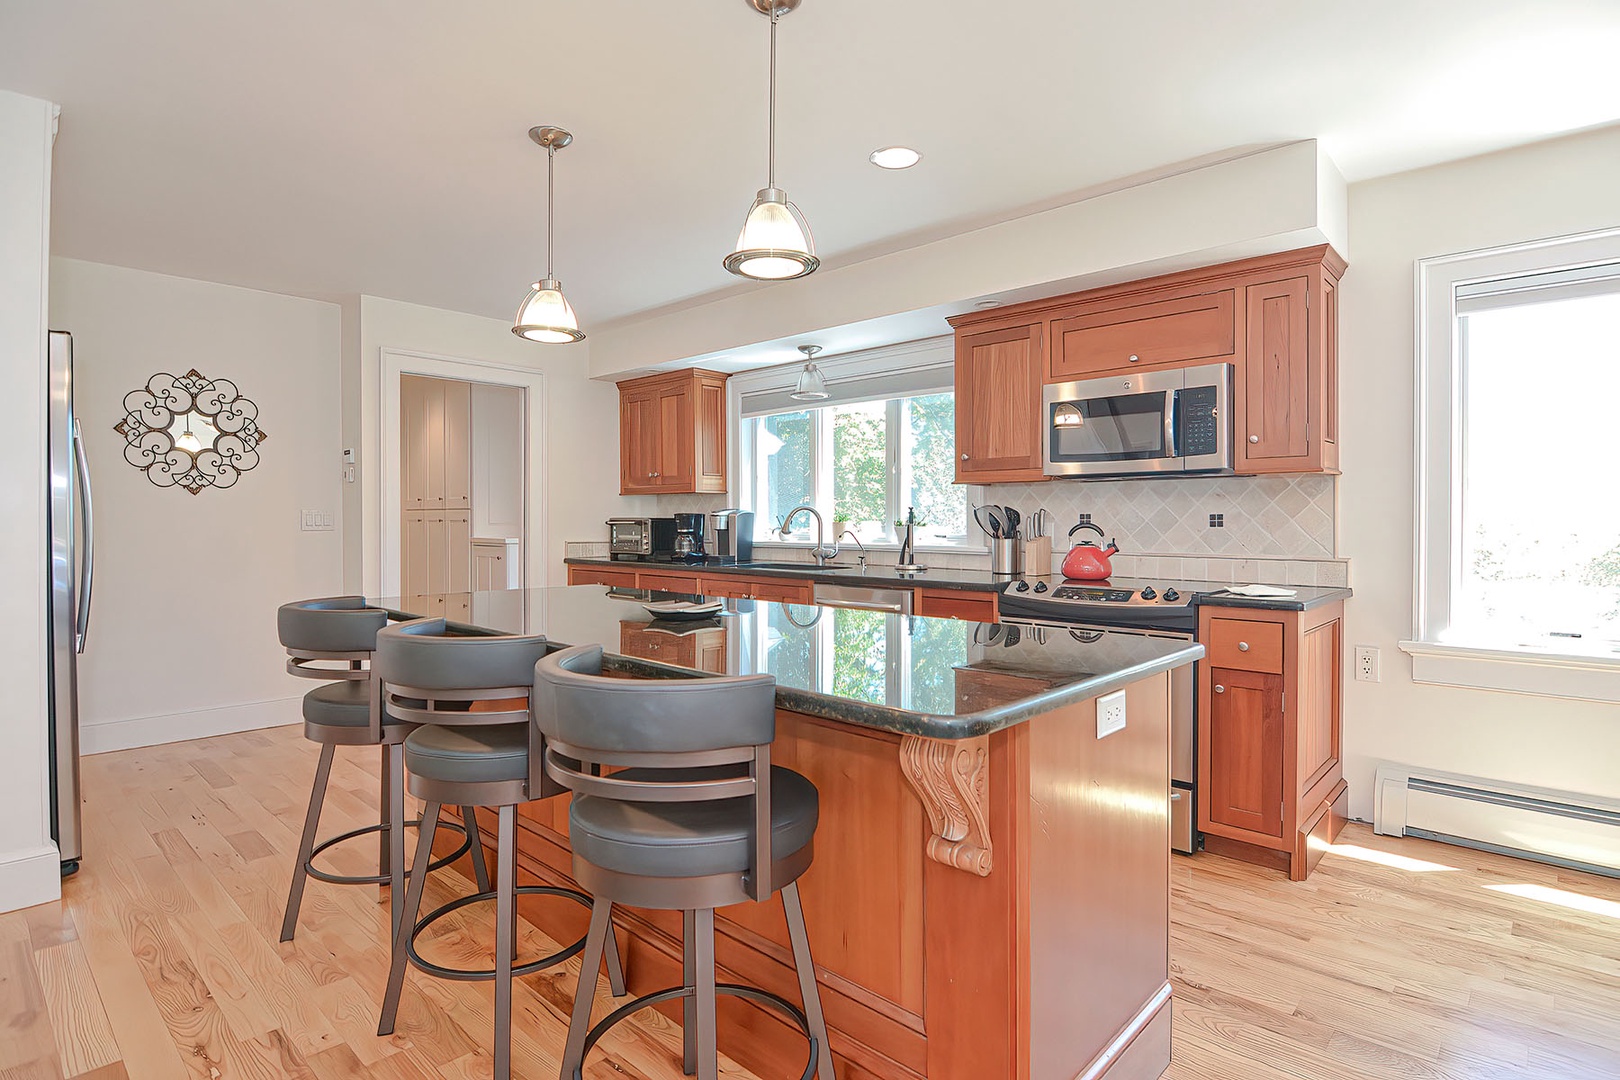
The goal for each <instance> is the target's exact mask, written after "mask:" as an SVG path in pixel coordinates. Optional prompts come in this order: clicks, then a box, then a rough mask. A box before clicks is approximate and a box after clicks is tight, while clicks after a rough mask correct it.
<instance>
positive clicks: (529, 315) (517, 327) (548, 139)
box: [512, 126, 585, 345]
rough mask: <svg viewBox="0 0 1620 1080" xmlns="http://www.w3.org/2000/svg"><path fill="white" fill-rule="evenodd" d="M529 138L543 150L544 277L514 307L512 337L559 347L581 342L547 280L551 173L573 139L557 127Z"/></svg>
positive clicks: (558, 287) (569, 311) (556, 285)
mask: <svg viewBox="0 0 1620 1080" xmlns="http://www.w3.org/2000/svg"><path fill="white" fill-rule="evenodd" d="M529 138H531V139H533V140H534V141H535V142H536V143H538V144H540V145H541V146H543V147H545V148H546V276H545V277H544V278H542V279H540V280H539V281H537V282H535V283H534V284H533V285H531V286H530V287H529V295H528V296H526V297H524V298H523V303H522V304H521V305H520V306H519V307H518V313H517V319H516V320H515V322H514V324H513V326H512V333H514V334H516V335H517V336H518V337H520V338H525V339H527V340H529V341H539V342H543V343H545V344H548V345H560V344H565V343H567V342H570V341H583V340H585V335H584V334H583V333H581V332H580V329H579V319H578V318H576V317H575V316H574V309H573V308H572V307H571V306H569V303H568V298H567V297H566V296H564V295H563V291H562V282H560V281H558V280H557V279H556V278H554V277H552V276H551V234H552V232H553V227H554V225H555V222H556V219H557V214H556V209H555V205H556V204H555V202H554V200H553V198H552V189H553V185H554V177H553V169H554V166H555V163H556V160H557V151H559V150H561V149H562V148H563V147H565V146H567V145H568V144H569V143H571V142H573V141H574V137H573V136H572V135H571V134H569V133H568V132H566V131H564V130H563V129H562V128H560V127H549V126H542V127H532V128H530V129H529Z"/></svg>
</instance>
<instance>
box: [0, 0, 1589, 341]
mask: <svg viewBox="0 0 1620 1080" xmlns="http://www.w3.org/2000/svg"><path fill="white" fill-rule="evenodd" d="M766 40H767V25H766V22H765V20H764V19H763V18H762V17H760V16H758V15H756V14H753V13H752V12H751V11H750V9H749V8H748V7H747V6H746V5H745V3H744V0H679V2H672V0H659V2H653V0H485V2H482V3H472V4H452V3H444V2H443V0H342V2H338V3H333V2H331V0H271V2H269V3H259V4H242V3H221V2H219V0H142V2H140V3H130V2H129V0H54V2H50V3H40V2H37V0H0V87H3V88H6V89H11V90H16V91H19V92H22V93H26V94H31V95H34V96H37V97H43V98H48V99H50V100H53V101H57V102H59V103H61V105H62V107H63V108H62V123H61V134H60V137H59V139H58V142H57V148H56V180H55V193H54V197H55V205H54V215H53V216H54V222H53V237H52V247H53V250H54V251H55V253H56V254H59V255H66V256H71V257H75V258H83V259H91V260H96V261H100V262H107V263H114V264H117V265H123V266H132V267H140V268H144V269H151V270H157V271H162V272H167V273H173V274H179V275H183V276H187V277H196V278H203V279H207V280H212V281H222V282H230V283H235V284H241V285H247V286H252V287H257V288H264V289H271V290H275V291H279V292H288V293H295V294H301V295H311V296H326V297H336V296H341V295H348V294H355V293H367V294H371V295H376V296H384V297H391V298H394V299H399V300H406V301H412V302H416V303H422V304H429V305H433V306H437V307H444V308H451V309H456V310H460V311H468V312H475V313H478V314H483V315H491V316H495V317H500V318H510V316H511V313H512V312H513V311H514V310H515V309H516V307H517V303H518V301H519V300H520V299H521V298H522V296H523V294H524V292H525V290H526V287H527V284H528V282H530V281H531V280H533V279H534V278H535V277H537V276H538V275H539V274H540V273H541V271H542V270H543V268H544V260H545V254H544V247H543V242H544V235H545V234H544V225H543V220H542V212H543V209H544V203H543V183H544V165H545V160H544V153H543V152H542V151H541V150H539V149H538V148H537V147H535V146H534V145H533V144H531V143H530V142H529V141H528V139H527V137H526V134H525V133H526V131H527V129H528V128H529V127H530V126H531V125H533V124H536V123H555V124H560V125H563V126H565V127H568V128H570V129H572V130H573V131H574V133H575V135H576V142H575V144H574V146H573V147H571V148H569V149H568V150H566V151H564V152H562V153H561V154H560V155H559V156H558V161H557V170H558V192H557V198H558V210H559V215H558V216H559V220H558V225H557V274H558V276H559V277H560V278H561V279H562V280H563V282H564V284H565V285H566V287H567V290H568V295H569V297H570V299H571V300H572V301H573V303H574V306H575V308H576V309H577V310H578V312H579V315H580V318H581V320H582V324H583V325H584V327H585V329H586V330H587V331H589V330H590V329H592V328H593V327H598V326H601V325H603V324H605V323H607V322H608V321H610V320H615V319H621V318H624V317H625V316H628V315H631V314H634V313H637V312H641V311H646V310H648V309H653V308H658V307H663V306H667V305H669V304H672V303H676V302H678V301H681V300H683V299H686V298H690V297H693V296H697V295H703V294H710V293H714V292H716V291H718V290H727V289H736V288H763V287H777V288H792V285H791V284H788V285H778V286H756V285H748V284H739V283H738V282H737V280H736V279H734V278H732V277H731V276H730V275H728V274H727V273H726V272H725V271H724V270H722V269H721V267H720V260H721V258H722V257H723V256H724V255H725V254H726V253H727V252H728V251H729V250H730V247H731V243H732V242H733V241H734V240H735V238H736V233H737V229H738V228H739V226H740V225H741V223H742V215H743V213H744V211H745V210H746V209H747V207H748V204H749V202H750V200H751V199H752V197H753V193H754V190H755V189H756V188H758V187H761V186H763V184H764V182H765V177H764V172H765V168H764V153H765V103H764V91H765V69H766V52H765V46H766ZM1617 55H1620V3H1616V2H1615V0H1537V2H1536V3H1525V2H1524V0H1421V2H1414V0H1363V2H1360V3H1336V4H1330V3H1301V2H1300V0H1244V2H1241V3H1208V2H1207V0H1196V2H1194V0H1151V2H1137V3H1120V2H1118V0H1114V2H1110V3H1095V2H1092V0H1003V2H999V3H985V2H984V0H804V6H803V7H802V8H801V9H800V10H799V11H798V12H796V13H794V14H793V15H790V16H788V17H787V18H786V19H785V20H784V21H783V24H782V29H781V122H780V151H779V166H778V176H779V182H780V183H781V184H782V185H783V186H784V187H786V188H787V190H788V192H789V193H790V195H791V196H792V197H793V198H794V200H795V201H796V202H798V204H799V205H800V206H801V207H802V208H803V210H804V212H805V214H806V216H807V217H808V218H809V220H810V222H811V224H812V225H813V226H814V228H815V230H816V237H817V241H818V245H819V247H820V251H821V254H822V256H823V259H824V261H825V262H826V263H827V265H829V266H832V265H837V264H838V263H840V262H845V261H851V260H852V259H854V258H858V257H861V256H863V255H865V254H869V253H871V252H873V251H875V250H880V249H894V248H898V247H904V246H908V245H909V244H910V243H912V242H915V241H916V240H918V239H920V238H923V237H937V236H940V235H944V234H948V233H951V232H956V231H960V230H961V229H963V228H968V227H973V226H977V225H982V224H985V223H988V222H991V221H995V220H1002V219H1005V218H1008V217H1011V216H1016V215H1018V214H1020V213H1022V212H1024V211H1026V210H1027V209H1029V208H1032V207H1036V206H1050V205H1054V204H1056V203H1060V202H1063V201H1066V199H1067V198H1068V197H1071V196H1072V195H1073V194H1074V193H1075V192H1078V191H1083V190H1086V189H1090V188H1094V187H1096V186H1098V185H1103V184H1107V183H1109V182H1111V181H1115V180H1117V179H1118V178H1121V177H1126V176H1131V175H1134V174H1139V173H1144V172H1149V171H1153V170H1160V169H1163V168H1165V167H1166V166H1169V165H1171V164H1173V163H1176V162H1181V161H1186V160H1189V159H1195V158H1204V157H1209V156H1211V155H1221V154H1223V153H1226V152H1228V151H1231V150H1233V149H1234V148H1238V147H1246V146H1255V145H1265V144H1271V143H1276V142H1282V141H1288V140H1293V139H1300V138H1311V137H1315V138H1319V139H1320V140H1321V141H1322V144H1323V146H1324V148H1325V149H1326V150H1327V151H1328V153H1329V154H1330V155H1331V156H1332V157H1333V158H1334V160H1335V161H1337V162H1338V164H1339V166H1340V168H1341V169H1342V170H1343V172H1344V173H1345V175H1346V176H1347V177H1348V178H1349V179H1350V180H1352V181H1354V180H1357V179H1363V178H1366V177H1370V176H1376V175H1381V174H1384V173H1389V172H1395V171H1399V170H1403V169H1408V168H1413V167H1416V166H1421V165H1425V164H1430V163H1434V162H1438V161H1444V160H1449V159H1453V158H1457V157H1462V156H1465V155H1468V154H1472V153H1478V152H1482V151H1486V150H1491V149H1496V148H1500V147H1503V146H1508V145H1514V144H1518V143H1523V142H1529V141H1532V140H1535V139H1538V138H1544V137H1547V136H1549V135H1553V134H1556V133H1559V132H1563V131H1569V130H1574V129H1578V128H1582V127H1591V126H1596V125H1600V124H1606V123H1611V122H1614V121H1616V120H1620V77H1616V74H1615V72H1616V68H1615V65H1614V57H1615V56H1617ZM891 143H904V144H908V145H911V146H914V147H916V148H917V149H919V150H921V151H922V152H923V154H924V155H925V157H924V159H923V162H922V164H921V165H919V166H918V167H917V168H915V169H912V170H910V171H908V172H900V173H887V172H883V171H880V170H878V169H876V168H874V167H873V166H871V165H870V164H868V163H867V160H866V156H867V154H868V153H869V152H870V151H871V150H872V149H874V148H876V147H878V146H883V145H887V144H891Z"/></svg>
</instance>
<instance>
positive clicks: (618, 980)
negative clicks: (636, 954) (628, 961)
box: [607, 924, 630, 998]
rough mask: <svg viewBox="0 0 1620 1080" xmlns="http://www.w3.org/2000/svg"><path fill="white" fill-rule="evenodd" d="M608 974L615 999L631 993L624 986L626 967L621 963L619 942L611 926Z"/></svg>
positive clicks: (608, 935)
mask: <svg viewBox="0 0 1620 1080" xmlns="http://www.w3.org/2000/svg"><path fill="white" fill-rule="evenodd" d="M607 974H608V989H609V990H611V991H613V996H614V997H616V998H619V997H624V995H626V994H628V993H629V992H630V991H629V989H627V988H626V987H625V985H624V967H623V965H621V964H620V963H619V940H618V938H616V937H614V936H613V927H612V925H611V924H610V925H609V926H608V933H607Z"/></svg>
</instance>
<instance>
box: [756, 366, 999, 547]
mask: <svg viewBox="0 0 1620 1080" xmlns="http://www.w3.org/2000/svg"><path fill="white" fill-rule="evenodd" d="M955 360H956V344H955V339H954V338H953V337H950V336H945V337H938V338H928V339H925V340H922V341H912V342H905V343H903V344H900V345H890V346H884V347H881V348H875V349H868V350H863V351H860V352H854V353H848V354H845V355H843V356H839V357H835V358H833V359H831V360H824V361H818V362H817V366H818V367H819V368H820V369H821V371H822V374H823V375H824V376H825V377H826V378H827V380H828V382H829V383H830V384H833V385H836V384H837V383H839V382H840V381H842V380H845V379H857V380H858V379H863V378H871V377H873V376H881V375H884V374H890V373H898V372H903V371H910V370H920V369H928V368H942V369H949V371H950V373H951V375H950V376H947V379H946V381H945V382H944V384H942V385H941V386H940V387H939V389H937V390H932V391H927V392H921V393H914V394H903V395H900V397H926V396H929V395H930V394H938V393H946V392H947V391H950V392H954V390H955V386H954V377H952V376H954V370H955ZM803 366H804V365H803V361H802V360H799V361H795V362H792V363H787V364H782V365H780V366H778V367H771V368H764V369H759V370H755V371H748V372H742V373H739V374H737V375H733V376H732V377H731V378H730V379H729V380H728V381H727V386H726V392H727V397H728V399H729V410H728V411H729V415H730V416H732V417H733V418H734V419H733V428H732V439H731V443H732V446H733V447H735V450H734V451H733V454H734V456H733V459H732V462H731V467H732V476H734V477H735V478H736V479H735V481H734V489H733V495H734V500H735V505H737V506H741V507H743V508H744V509H747V510H752V511H754V512H755V519H756V520H755V529H756V532H758V531H759V530H760V529H763V528H766V527H767V526H766V524H765V523H764V522H763V520H762V518H761V515H760V511H759V509H758V508H759V507H760V506H762V505H764V504H765V502H766V500H765V493H764V491H763V489H762V487H761V486H760V478H759V473H758V470H757V469H756V468H755V460H754V458H755V454H756V448H755V446H754V439H753V437H752V434H753V432H752V426H751V425H750V424H749V423H748V420H750V419H754V418H753V417H744V416H743V415H742V409H741V407H740V404H741V399H742V397H743V395H745V394H748V393H754V392H758V391H761V390H773V389H784V388H788V387H791V386H792V385H793V384H794V383H795V382H796V381H797V379H798V376H799V372H800V371H801V370H802V369H803ZM885 400H887V401H888V402H889V405H888V417H887V419H888V422H889V425H890V429H891V430H894V429H895V425H896V424H897V422H898V411H899V410H898V406H897V405H896V404H895V402H896V401H898V400H899V397H897V398H890V399H885ZM828 404H832V405H836V404H838V402H836V401H834V402H830V403H817V402H805V403H804V407H805V408H806V409H807V410H809V411H812V412H814V411H815V410H817V409H822V408H826V407H827V405H828ZM832 437H833V431H832V415H831V412H830V411H829V412H825V413H818V414H817V426H816V438H817V440H818V441H824V442H825V444H826V445H829V446H830V445H831V443H832ZM898 441H899V440H891V441H890V447H889V461H888V467H889V474H890V477H891V479H892V480H895V481H897V482H892V483H891V484H890V485H889V504H890V505H889V511H890V516H889V518H888V521H890V522H893V521H896V520H900V519H902V518H904V517H905V508H904V507H903V506H900V505H899V498H900V496H899V494H898V492H900V491H903V490H905V489H906V488H907V487H908V486H909V483H908V481H909V477H907V476H906V475H904V473H905V471H906V470H907V469H909V467H910V465H909V462H907V461H903V460H900V458H901V457H902V455H901V454H900V453H899V451H898V449H897V446H896V444H897V443H898ZM822 464H823V463H822V455H821V454H819V453H816V454H812V455H811V462H810V491H811V494H812V499H813V505H814V506H815V507H816V509H817V510H820V509H822V508H823V507H829V506H831V505H832V495H833V478H832V474H831V473H830V472H829V471H828V470H826V469H824V468H823V467H822ZM959 486H961V487H962V488H963V491H964V495H965V498H966V500H967V512H966V513H964V515H963V516H964V521H963V529H964V532H963V536H962V539H961V540H960V541H957V542H949V543H942V542H940V541H930V542H928V543H919V544H918V545H917V546H916V550H917V551H918V552H922V553H935V554H953V555H988V554H989V552H990V548H989V545H988V543H987V542H986V538H985V537H984V536H983V535H982V533H981V532H980V531H979V530H976V529H974V528H973V527H972V525H971V521H972V518H971V511H972V508H973V507H974V506H975V505H978V504H981V503H983V502H984V499H985V494H984V489H983V488H982V487H979V486H977V485H971V484H966V485H959ZM807 527H808V528H811V529H813V528H814V526H813V525H810V526H807ZM890 528H891V529H892V525H891V526H890ZM826 530H827V533H828V536H827V539H828V541H829V542H831V541H832V540H833V539H834V537H833V535H832V533H833V532H834V527H833V523H832V521H831V519H828V520H827V522H826ZM863 543H865V545H866V548H867V550H869V551H898V550H899V548H900V538H899V537H898V536H895V537H893V538H892V539H883V540H873V541H864V540H863ZM814 546H815V540H814V538H813V537H812V538H810V539H808V540H805V539H792V540H776V539H772V540H755V541H754V547H755V548H756V549H758V548H766V549H774V550H778V551H782V550H802V551H808V550H809V549H810V548H812V547H814Z"/></svg>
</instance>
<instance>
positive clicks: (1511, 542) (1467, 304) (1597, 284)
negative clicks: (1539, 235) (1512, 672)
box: [1407, 233, 1620, 698]
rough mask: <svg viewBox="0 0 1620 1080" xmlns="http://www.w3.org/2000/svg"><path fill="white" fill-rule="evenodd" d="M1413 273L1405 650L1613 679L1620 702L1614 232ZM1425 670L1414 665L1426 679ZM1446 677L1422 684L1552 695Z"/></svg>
mask: <svg viewBox="0 0 1620 1080" xmlns="http://www.w3.org/2000/svg"><path fill="white" fill-rule="evenodd" d="M1418 272H1419V282H1418V288H1419V318H1420V334H1419V347H1420V352H1421V355H1420V362H1419V400H1418V411H1419V455H1420V456H1419V477H1418V489H1419V491H1418V508H1417V509H1418V520H1419V541H1418V580H1417V594H1418V595H1417V619H1416V624H1417V625H1416V631H1417V641H1416V642H1410V643H1407V645H1410V646H1413V647H1412V648H1408V649H1407V651H1408V652H1411V653H1413V655H1414V657H1415V658H1417V657H1421V658H1422V659H1423V660H1424V661H1431V660H1434V659H1435V658H1436V657H1439V656H1443V655H1444V651H1445V649H1446V648H1448V647H1449V648H1452V649H1457V650H1465V651H1468V652H1471V653H1473V654H1475V656H1474V659H1489V658H1490V655H1491V654H1498V657H1497V658H1498V659H1511V658H1512V656H1513V655H1517V656H1519V657H1522V658H1526V659H1533V660H1534V661H1535V662H1536V663H1537V664H1538V666H1541V667H1543V668H1545V667H1546V665H1547V662H1548V661H1549V660H1556V659H1557V658H1561V657H1562V658H1569V659H1570V660H1572V661H1574V662H1575V663H1576V664H1577V665H1580V666H1585V667H1586V668H1588V669H1590V670H1594V671H1595V670H1600V669H1601V668H1603V667H1606V666H1608V665H1609V664H1611V663H1612V664H1613V665H1615V667H1616V676H1617V679H1616V685H1615V691H1616V692H1617V693H1620V479H1617V478H1616V469H1615V463H1616V454H1615V450H1614V438H1615V431H1616V428H1617V426H1620V423H1617V415H1616V403H1620V333H1617V329H1616V328H1617V327H1620V233H1605V234H1598V235H1590V236H1584V237H1575V238H1568V239H1563V240H1556V241H1546V242H1541V243H1536V244H1527V245H1521V246H1518V247H1514V248H1508V249H1499V250H1495V251H1487V252H1477V253H1471V254H1468V255H1462V256H1451V257H1447V258H1443V259H1430V260H1424V261H1423V262H1422V263H1420V264H1419V270H1418ZM1426 646H1427V647H1429V648H1425V647H1426ZM1504 654H1505V655H1504ZM1426 666H1427V667H1429V668H1431V669H1437V670H1438V668H1437V665H1436V664H1434V663H1428V664H1427V665H1426ZM1443 666H1444V665H1439V667H1443ZM1424 667H1425V663H1423V662H1415V673H1416V674H1417V675H1418V677H1419V678H1420V679H1423V675H1424V672H1423V670H1422V669H1423V668H1424ZM1435 673H1436V672H1435V671H1431V672H1430V674H1435ZM1441 674H1444V672H1441ZM1451 675H1453V676H1455V677H1454V678H1453V677H1445V678H1435V679H1433V680H1427V679H1423V681H1440V682H1456V683H1459V684H1462V685H1491V686H1497V687H1499V688H1503V689H1528V690H1531V691H1532V692H1548V693H1558V692H1560V690H1559V689H1558V687H1556V686H1553V685H1552V683H1553V682H1554V681H1555V680H1550V679H1546V678H1543V679H1540V680H1531V681H1532V682H1533V683H1536V684H1537V685H1519V684H1517V683H1514V684H1513V685H1503V683H1502V680H1503V679H1504V678H1507V677H1506V676H1503V675H1502V674H1501V673H1500V672H1498V673H1497V674H1496V675H1494V676H1492V677H1491V678H1490V679H1488V680H1486V681H1484V682H1481V681H1478V680H1477V678H1470V677H1469V676H1468V675H1467V673H1466V672H1462V671H1460V670H1458V671H1452V672H1451ZM1475 675H1476V676H1477V675H1478V673H1477V672H1476V673H1475ZM1508 682H1513V680H1512V679H1510V678H1509V679H1508ZM1549 687H1550V688H1549ZM1570 696H1579V697H1592V696H1596V697H1600V698H1607V697H1608V696H1609V694H1608V692H1606V691H1599V692H1593V691H1591V690H1590V689H1587V690H1586V691H1583V692H1580V693H1574V694H1572V695H1570Z"/></svg>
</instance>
